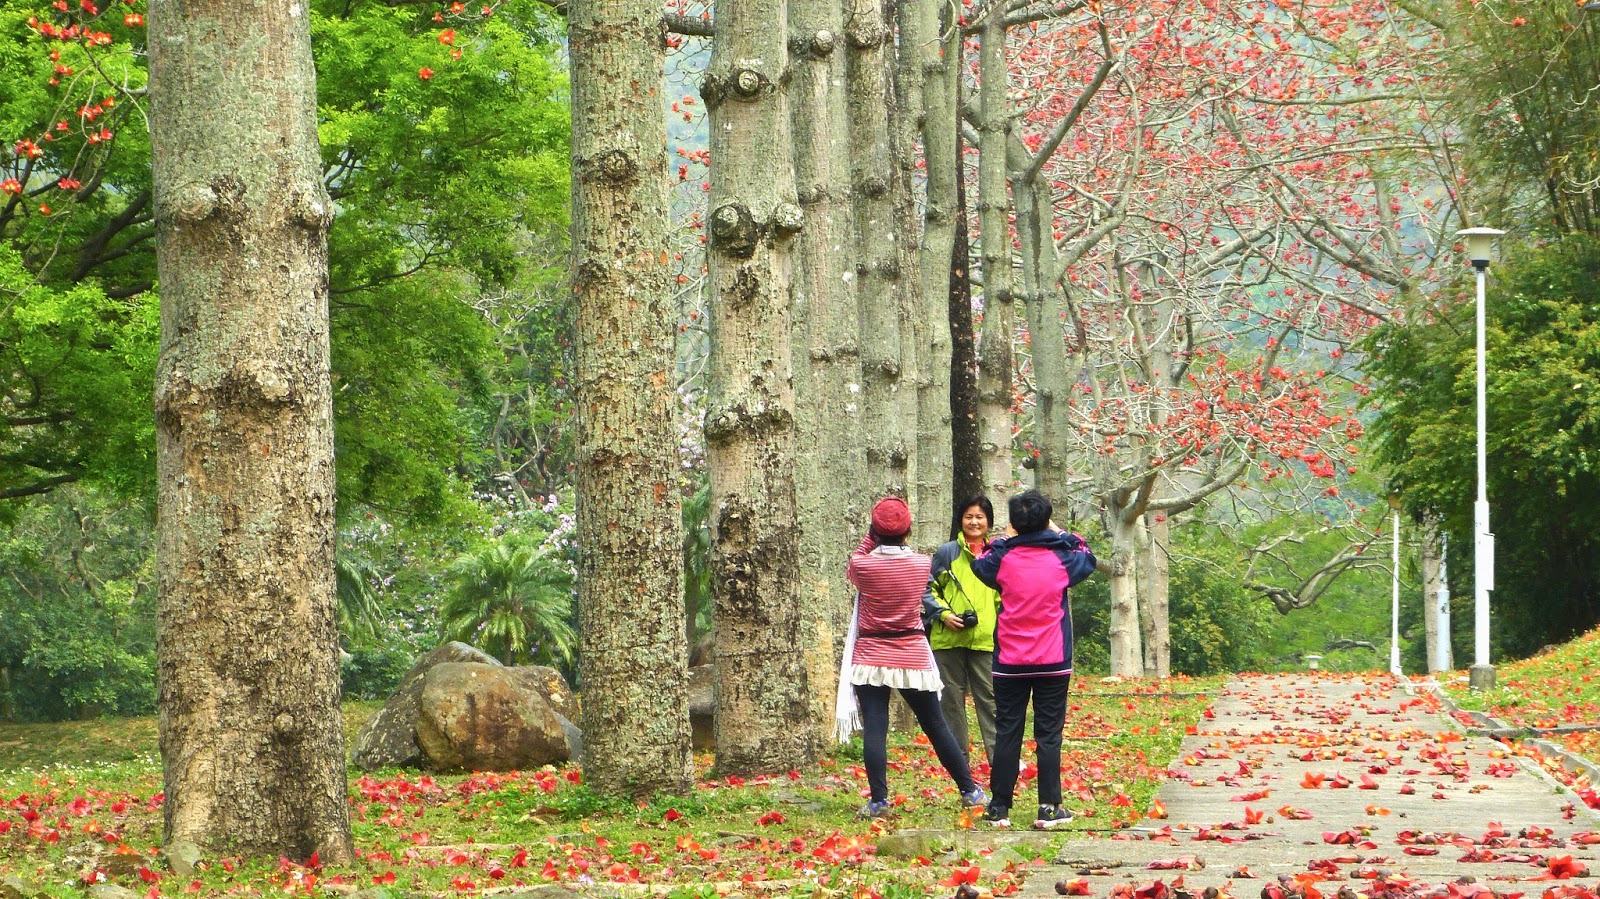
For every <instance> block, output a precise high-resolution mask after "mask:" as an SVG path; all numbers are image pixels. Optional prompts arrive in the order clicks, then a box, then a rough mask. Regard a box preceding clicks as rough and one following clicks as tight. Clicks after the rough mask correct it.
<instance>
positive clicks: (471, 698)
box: [417, 662, 569, 771]
mask: <svg viewBox="0 0 1600 899" xmlns="http://www.w3.org/2000/svg"><path fill="white" fill-rule="evenodd" d="M417 744H418V745H419V746H421V747H422V751H423V753H424V755H426V756H427V759H428V763H429V767H431V768H434V769H435V770H438V771H511V770H515V769H519V768H537V767H540V766H542V765H549V764H553V763H556V762H564V761H566V760H567V758H568V753H569V750H568V746H567V734H566V730H565V729H564V728H563V727H562V726H561V717H560V716H559V715H557V714H556V712H555V710H554V709H552V708H551V707H550V704H549V703H548V702H546V701H545V699H544V697H542V696H540V695H539V694H538V693H537V692H536V691H533V690H530V689H528V688H527V687H526V686H524V685H523V684H522V683H521V682H520V679H519V678H518V677H517V676H516V675H515V674H513V673H512V672H511V670H510V669H507V668H505V667H504V666H501V665H484V664H479V663H473V662H467V663H446V664H443V665H435V666H433V667H432V668H430V669H428V671H427V673H426V674H424V675H423V676H422V696H421V707H420V713H419V714H418V716H417Z"/></svg>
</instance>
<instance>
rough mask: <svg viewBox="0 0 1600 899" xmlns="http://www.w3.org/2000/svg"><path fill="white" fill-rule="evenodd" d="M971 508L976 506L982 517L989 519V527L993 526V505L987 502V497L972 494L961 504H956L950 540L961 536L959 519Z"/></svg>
mask: <svg viewBox="0 0 1600 899" xmlns="http://www.w3.org/2000/svg"><path fill="white" fill-rule="evenodd" d="M973 506H977V507H978V508H979V509H982V510H983V514H984V516H985V517H986V518H988V519H989V524H990V526H993V525H994V503H991V502H989V497H987V496H984V495H983V494H981V493H974V494H973V495H971V496H969V497H967V498H966V499H964V500H962V501H961V502H959V503H956V507H955V513H956V516H955V521H954V522H953V523H952V524H951V527H950V539H952V540H954V539H955V538H957V537H960V536H961V519H962V517H963V516H965V515H966V514H967V510H968V509H970V508H972V507H973Z"/></svg>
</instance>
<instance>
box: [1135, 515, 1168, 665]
mask: <svg viewBox="0 0 1600 899" xmlns="http://www.w3.org/2000/svg"><path fill="white" fill-rule="evenodd" d="M1171 537H1172V525H1171V522H1169V521H1168V520H1167V516H1165V515H1163V514H1161V513H1158V512H1147V513H1145V516H1144V541H1143V543H1142V544H1141V546H1140V547H1139V551H1140V557H1139V577H1138V583H1139V587H1140V589H1141V590H1142V591H1143V593H1144V597H1143V601H1142V602H1141V603H1140V604H1139V613H1140V619H1139V620H1140V622H1141V623H1143V622H1148V626H1146V627H1145V628H1144V632H1143V633H1142V634H1141V638H1142V640H1143V644H1144V673H1145V676H1146V677H1171V676H1172V617H1171V611H1170V609H1171V598H1170V597H1171V587H1172V564H1171V559H1170V557H1169V556H1168V555H1167V552H1168V545H1169V544H1170V542H1171Z"/></svg>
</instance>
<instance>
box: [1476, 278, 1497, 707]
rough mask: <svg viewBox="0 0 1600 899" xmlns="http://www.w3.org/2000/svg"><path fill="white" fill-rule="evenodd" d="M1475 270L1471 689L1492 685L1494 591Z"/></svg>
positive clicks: (1480, 284) (1480, 324) (1481, 298)
mask: <svg viewBox="0 0 1600 899" xmlns="http://www.w3.org/2000/svg"><path fill="white" fill-rule="evenodd" d="M1473 265H1474V267H1475V268H1477V270H1478V310H1477V318H1478V321H1477V331H1478V385H1477V386H1478V501H1477V502H1476V503H1474V504H1473V510H1472V511H1473V514H1472V518H1473V529H1474V531H1475V532H1476V533H1475V535H1474V541H1473V550H1474V559H1473V577H1472V612H1473V637H1474V641H1473V643H1474V645H1473V655H1472V674H1473V677H1472V684H1473V687H1474V688H1475V689H1489V688H1491V687H1493V686H1494V668H1493V667H1491V666H1490V664H1489V591H1491V590H1493V589H1494V534H1493V533H1492V532H1491V531H1490V530H1489V462H1488V458H1489V454H1488V450H1487V437H1486V435H1487V433H1488V418H1487V412H1486V410H1487V402H1486V400H1485V385H1486V384H1487V383H1488V374H1487V368H1488V366H1487V364H1486V361H1485V356H1486V354H1487V352H1486V350H1485V348H1484V343H1485V341H1484V331H1485V327H1484V307H1485V302H1484V282H1485V280H1487V274H1488V273H1487V269H1488V267H1489V266H1488V262H1487V260H1485V261H1484V264H1482V265H1478V264H1477V263H1474V264H1473Z"/></svg>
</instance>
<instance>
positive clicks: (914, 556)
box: [845, 533, 933, 671]
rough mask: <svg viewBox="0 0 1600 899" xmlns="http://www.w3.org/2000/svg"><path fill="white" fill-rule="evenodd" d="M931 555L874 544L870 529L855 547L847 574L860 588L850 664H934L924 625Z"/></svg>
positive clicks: (917, 666) (915, 666)
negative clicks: (925, 593) (924, 608)
mask: <svg viewBox="0 0 1600 899" xmlns="http://www.w3.org/2000/svg"><path fill="white" fill-rule="evenodd" d="M931 567H932V560H930V559H929V558H928V557H927V556H925V555H923V554H922V553H919V552H916V551H915V550H912V549H911V548H909V547H903V546H884V547H880V546H878V541H877V539H876V538H874V537H873V536H872V534H871V533H868V534H867V536H866V537H863V538H862V540H861V545H860V546H857V547H856V551H855V553H854V554H853V555H852V556H851V557H850V562H849V564H848V565H847V566H846V568H845V576H846V577H848V578H849V579H850V583H852V584H854V585H855V587H856V589H857V590H859V591H860V593H861V599H860V601H859V603H858V605H857V608H858V612H857V618H856V644H855V652H854V653H853V654H852V655H851V658H850V662H851V664H853V665H872V666H877V667H883V668H904V669H911V670H918V671H925V670H930V669H932V668H933V655H932V654H931V653H930V652H929V651H928V638H927V637H926V636H925V635H924V634H923V630H922V594H923V593H924V592H926V591H927V589H928V572H929V569H930V568H931Z"/></svg>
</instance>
